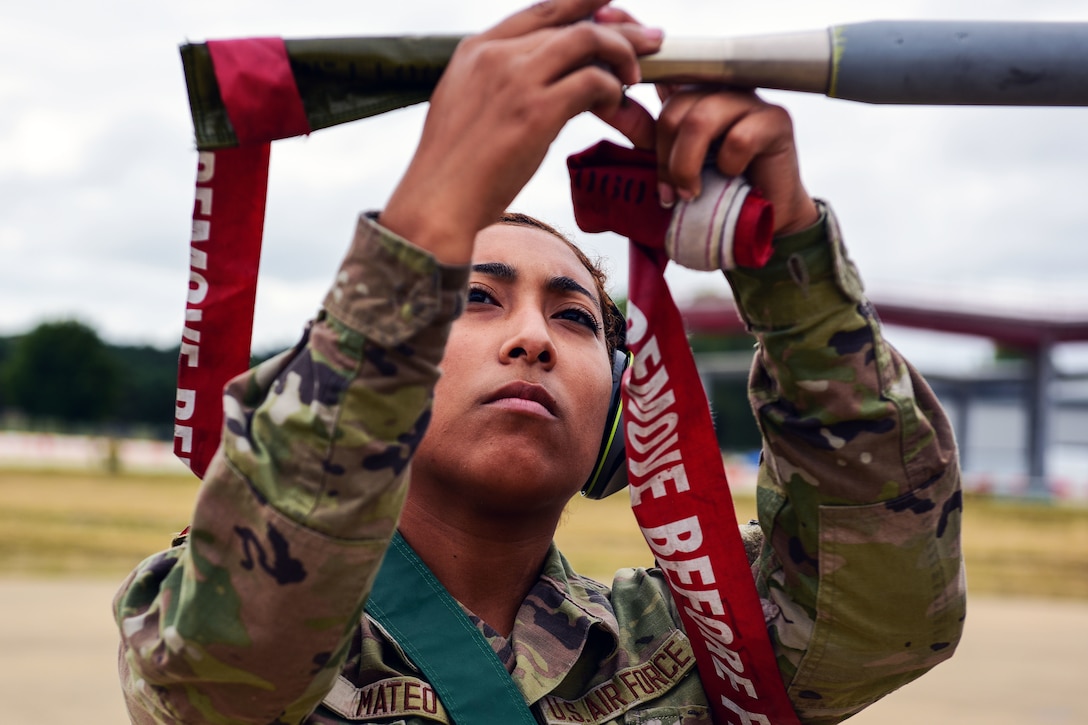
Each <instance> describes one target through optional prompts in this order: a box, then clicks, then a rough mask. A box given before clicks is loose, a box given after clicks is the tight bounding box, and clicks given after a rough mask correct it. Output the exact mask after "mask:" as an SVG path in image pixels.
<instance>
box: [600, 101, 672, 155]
mask: <svg viewBox="0 0 1088 725" xmlns="http://www.w3.org/2000/svg"><path fill="white" fill-rule="evenodd" d="M593 112H594V113H595V114H596V115H597V117H598V118H600V119H601V120H602V121H604V122H605V123H607V124H608V125H609V126H611V127H612V128H614V129H616V130H617V131H619V132H620V133H622V134H623V135H624V136H626V137H627V139H628V140H630V141H631V143H632V144H633V145H634V146H635V148H640V149H647V150H649V149H652V148H653V147H654V142H655V140H656V138H657V131H656V128H655V126H656V125H657V122H656V121H655V120H654V117H653V114H651V113H650V112H649V111H647V110H646V109H645V108H644V107H643V106H642V104H640V103H639V102H638V101H636V100H635V99H633V98H630V97H628V96H626V95H625V96H624V97H623V98H621V99H620V102H619V104H618V105H617V106H616V107H615V108H611V109H600V108H595V109H594V110H593Z"/></svg>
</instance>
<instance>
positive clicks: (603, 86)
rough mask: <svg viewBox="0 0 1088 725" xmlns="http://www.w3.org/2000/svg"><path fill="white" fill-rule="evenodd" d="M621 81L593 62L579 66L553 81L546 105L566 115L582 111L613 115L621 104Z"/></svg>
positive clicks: (569, 115)
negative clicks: (592, 63)
mask: <svg viewBox="0 0 1088 725" xmlns="http://www.w3.org/2000/svg"><path fill="white" fill-rule="evenodd" d="M622 95H623V84H622V83H620V82H619V79H617V78H616V76H615V75H613V74H612V73H609V72H608V71H606V70H604V69H603V68H600V67H598V66H594V65H588V66H585V67H583V68H580V69H578V70H576V71H574V72H573V73H569V74H568V75H566V76H564V77H563V78H561V79H560V80H559V81H557V82H556V83H554V84H552V86H550V87H549V88H548V90H547V92H546V96H547V98H546V101H545V104H544V105H545V106H546V107H547V106H551V107H554V108H556V109H559V110H561V112H562V113H563V114H565V117H566V118H572V117H574V116H576V115H578V114H579V113H581V112H583V111H593V112H594V113H597V114H600V115H605V116H612V115H614V114H615V113H616V111H617V109H618V108H619V106H620V98H621V96H622Z"/></svg>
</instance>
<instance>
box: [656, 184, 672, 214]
mask: <svg viewBox="0 0 1088 725" xmlns="http://www.w3.org/2000/svg"><path fill="white" fill-rule="evenodd" d="M657 200H658V201H659V202H660V203H661V207H662V208H663V209H672V207H673V204H675V203H676V195H675V193H674V192H673V188H672V186H671V185H670V184H666V183H665V182H664V181H659V182H657Z"/></svg>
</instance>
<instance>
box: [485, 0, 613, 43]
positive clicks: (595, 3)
mask: <svg viewBox="0 0 1088 725" xmlns="http://www.w3.org/2000/svg"><path fill="white" fill-rule="evenodd" d="M609 2H611V0H541V2H538V3H535V4H534V5H531V6H529V7H527V8H525V9H524V10H522V11H520V12H517V13H514V14H513V15H511V16H509V17H507V18H506V19H505V20H503V21H502V22H500V23H499V24H497V25H495V26H494V27H492V28H491V29H490V30H487V31H485V32H483V33H481V34H480V35H479V36H477V37H483V38H492V39H494V38H516V37H520V36H522V35H527V34H528V33H531V32H533V31H535V30H540V29H542V28H552V27H557V26H560V25H569V24H571V23H576V22H578V21H579V20H585V19H586V18H588V17H590V16H591V15H593V14H594V13H595V12H597V10H599V9H600V8H602V7H603V6H605V5H607V4H608V3H609Z"/></svg>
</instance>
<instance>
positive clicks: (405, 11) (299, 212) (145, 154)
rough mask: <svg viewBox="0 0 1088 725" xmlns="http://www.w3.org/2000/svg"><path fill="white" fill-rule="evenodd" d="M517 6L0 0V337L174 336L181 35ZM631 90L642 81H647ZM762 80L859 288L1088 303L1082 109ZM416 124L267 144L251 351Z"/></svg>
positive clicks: (969, 11) (744, 11)
mask: <svg viewBox="0 0 1088 725" xmlns="http://www.w3.org/2000/svg"><path fill="white" fill-rule="evenodd" d="M521 5H522V3H521V2H511V1H509V0H507V1H500V0H486V1H477V2H472V3H450V2H437V1H436V0H405V1H404V2H400V3H366V4H360V3H358V2H353V3H348V2H344V1H343V0H318V1H315V2H309V3H298V2H285V1H284V0H263V1H262V0H244V1H238V0H234V1H232V0H216V1H215V2H212V1H210V0H192V1H191V2H187V3H171V4H162V3H148V2H144V1H142V0H116V1H115V2H113V3H110V4H109V5H108V6H100V5H93V4H85V3H77V2H74V0H39V2H36V3H22V4H19V5H12V4H10V3H9V4H8V5H6V6H5V7H4V9H3V10H0V107H2V108H3V109H4V112H3V114H0V255H2V260H3V261H2V262H0V334H12V333H17V332H22V331H25V330H27V329H29V328H30V327H31V326H33V325H34V324H36V323H37V322H39V321H41V320H42V319H46V318H52V317H58V316H66V315H77V316H79V317H80V318H81V319H85V320H87V321H88V322H90V323H92V324H94V325H95V326H96V327H98V329H100V330H101V331H102V332H103V333H104V334H106V335H107V336H108V337H110V338H112V339H116V340H125V341H137V340H147V341H152V342H155V343H158V344H169V343H170V342H171V341H172V340H176V339H177V336H178V335H179V334H180V327H181V313H182V309H181V308H182V305H183V300H184V291H185V289H186V280H187V273H186V267H185V265H186V264H187V258H188V257H187V241H186V240H187V234H188V217H189V214H190V211H191V205H192V182H193V176H194V171H195V164H196V153H195V151H194V149H193V146H192V131H191V126H190V120H189V118H188V107H187V98H186V93H185V87H184V81H183V78H182V74H181V67H180V62H179V60H178V53H177V46H178V44H179V43H181V42H184V41H185V40H187V39H192V40H203V39H205V38H209V37H237V36H254V35H266V34H274V35H283V36H287V37H303V36H330V35H371V34H374V35H379V34H404V33H440V32H453V33H462V32H470V31H473V30H478V29H482V28H484V27H486V26H487V25H488V24H490V23H492V22H494V21H495V20H497V19H499V18H500V17H502V16H503V15H505V14H506V13H508V12H510V11H512V10H514V9H517V8H518V7H520V6H521ZM623 5H624V6H625V7H627V8H629V9H630V10H632V12H634V14H635V15H636V16H639V17H640V18H642V19H643V20H645V21H646V22H648V23H651V24H655V25H659V26H662V27H664V28H665V29H666V31H667V32H669V33H672V34H674V35H708V34H732V33H749V32H765V31H778V30H788V29H806V28H819V27H824V26H827V25H829V24H833V23H840V22H855V21H861V20H866V19H878V18H893V17H898V18H934V19H939V18H986V19H1021V20H1029V19H1036V20H1041V19H1046V20H1080V21H1084V20H1088V5H1086V4H1085V3H1083V2H1077V1H1074V0H1038V1H1037V2H1033V3H1025V2H1023V1H1022V0H985V1H984V0H947V1H945V2H936V1H935V0H916V1H914V2H903V3H896V4H895V5H894V6H891V5H888V4H878V5H874V4H873V3H871V2H862V1H861V0H828V1H827V2H821V3H812V2H807V1H805V0H777V1H776V0H765V1H764V2H760V3H740V2H726V1H723V0H676V1H674V2H669V3H662V2H660V0H630V2H626V3H623ZM635 93H636V95H638V94H642V96H641V97H647V95H646V89H637V90H636V91H635ZM769 96H770V97H771V98H772V99H773V100H775V101H776V102H781V103H784V104H786V105H787V106H788V107H789V108H790V109H791V111H792V112H793V115H794V118H795V121H796V126H797V133H798V143H799V146H800V148H801V153H802V164H803V171H804V175H805V179H806V182H807V184H808V186H809V188H810V190H811V191H812V192H813V193H815V194H817V195H820V196H825V197H827V198H829V199H831V200H832V202H833V203H834V205H835V207H836V209H837V210H838V211H839V214H840V216H841V218H842V220H843V223H844V227H845V229H846V234H847V239H848V243H849V244H850V248H851V253H852V255H853V256H854V258H855V259H856V260H857V261H858V263H859V265H860V266H861V268H862V270H863V274H864V276H865V277H866V279H867V281H868V283H869V286H870V288H871V289H884V288H886V289H900V290H902V289H905V290H908V291H909V290H916V291H918V290H920V291H923V292H924V293H925V294H927V295H934V296H937V295H946V296H947V295H949V294H953V293H954V294H956V295H960V296H966V297H974V298H976V299H995V298H996V299H999V300H1000V299H1002V298H1004V299H1006V300H1012V301H1014V302H1015V301H1018V300H1025V299H1028V298H1032V297H1034V298H1035V299H1036V300H1037V301H1038V303H1039V304H1056V303H1057V302H1058V301H1059V300H1060V302H1061V304H1062V305H1064V306H1067V307H1076V306H1078V305H1080V306H1081V307H1082V308H1088V244H1085V243H1084V242H1083V240H1084V238H1085V236H1086V233H1088V213H1085V212H1084V211H1083V209H1084V207H1083V202H1082V201H1081V199H1080V196H1081V189H1082V188H1083V187H1084V183H1083V180H1082V177H1083V174H1084V169H1088V144H1085V143H1084V142H1083V132H1082V130H1081V129H1082V128H1083V127H1084V125H1085V121H1086V120H1088V119H1086V118H1085V114H1086V113H1088V110H1085V109H1047V110H1044V109H933V108H907V107H871V106H865V105H862V104H856V103H849V102H842V101H832V100H828V99H824V98H818V97H811V96H801V95H799V94H787V93H777V94H776V93H772V94H769ZM422 117H423V111H422V109H414V110H409V111H405V112H399V113H396V114H390V115H388V116H386V117H383V118H377V119H371V120H368V121H366V122H363V123H360V124H355V125H353V126H351V127H341V128H336V129H330V130H326V131H320V132H317V133H315V134H313V136H312V137H310V138H308V139H302V140H297V141H291V142H283V143H279V144H277V145H276V147H275V149H274V151H273V169H272V179H271V186H270V194H269V212H268V219H267V238H266V242H265V249H264V257H263V266H262V279H261V283H260V285H259V290H258V309H257V325H256V327H257V330H256V335H255V345H256V346H257V347H262V346H268V345H272V344H280V343H286V342H290V341H291V340H292V339H293V338H294V337H295V336H296V334H297V331H298V329H299V327H300V326H301V324H302V322H303V321H304V320H305V319H306V318H307V317H308V316H309V315H311V314H312V313H313V311H314V309H315V308H316V305H317V304H319V303H320V299H321V297H322V295H323V290H324V287H325V285H326V284H327V282H328V280H329V278H330V276H331V274H332V273H333V270H334V269H335V265H336V264H337V262H338V261H339V259H340V255H341V254H342V252H343V249H344V247H345V245H346V243H347V240H348V238H349V235H350V233H351V230H352V227H353V224H354V219H355V215H356V214H357V213H358V212H359V211H360V210H362V209H366V208H371V207H377V206H380V205H381V204H382V203H383V202H384V201H385V199H386V198H387V196H388V194H389V192H390V190H391V189H392V185H393V184H394V183H395V181H396V178H397V176H398V175H399V173H400V172H401V170H403V168H404V167H405V165H406V164H407V162H408V159H409V157H410V154H411V151H412V147H413V143H414V140H415V138H416V136H417V135H418V132H419V127H420V123H421V121H422ZM605 134H606V130H605V129H604V127H603V125H602V124H600V123H599V122H597V121H596V120H595V119H591V118H581V119H577V120H576V121H575V122H574V123H572V124H571V125H570V127H569V128H568V129H567V130H566V131H564V133H563V134H562V135H561V137H560V139H559V141H558V142H557V144H556V145H555V147H554V148H553V150H552V152H551V153H550V154H549V156H548V159H547V161H546V163H545V165H544V166H543V167H542V169H541V171H540V173H539V174H538V175H537V177H536V178H534V180H533V181H532V182H530V184H529V185H528V186H527V187H526V189H525V190H524V191H523V193H522V194H521V195H520V196H519V197H518V199H517V201H516V205H517V206H518V207H519V208H522V209H525V210H527V211H531V212H533V213H535V214H537V215H539V216H542V217H545V218H548V219H551V220H554V221H556V222H557V223H558V224H559V225H560V226H562V227H565V228H567V229H571V230H573V229H574V222H573V219H572V217H571V214H570V210H569V198H568V192H567V183H568V182H567V178H566V172H565V167H564V164H563V161H564V159H565V157H566V155H567V154H568V153H571V152H573V151H575V150H578V149H581V148H583V147H585V146H588V145H589V144H591V143H593V142H594V141H596V140H597V139H599V138H600V137H601V136H602V135H605ZM583 239H584V241H585V244H586V246H587V248H588V249H589V251H590V252H591V253H596V254H603V255H605V256H608V257H610V258H612V259H613V260H614V261H613V263H612V264H611V267H612V271H613V275H614V278H615V280H616V283H617V285H616V286H617V287H620V288H622V287H623V285H622V279H623V277H624V275H625V272H626V258H625V252H624V249H625V243H624V242H623V241H622V240H619V239H618V238H616V237H615V236H614V235H595V236H593V237H583ZM669 276H670V279H671V280H672V281H673V284H674V286H675V287H676V292H677V295H678V296H680V297H683V296H685V295H691V294H694V293H695V292H696V291H698V290H701V289H705V288H711V289H715V290H717V291H719V292H724V290H725V287H724V284H723V283H722V282H721V281H720V280H712V278H710V277H707V276H705V275H695V274H688V273H684V272H683V271H681V270H676V271H672V272H670V275H669ZM945 298H947V297H942V299H945ZM1025 304H1026V303H1025Z"/></svg>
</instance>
